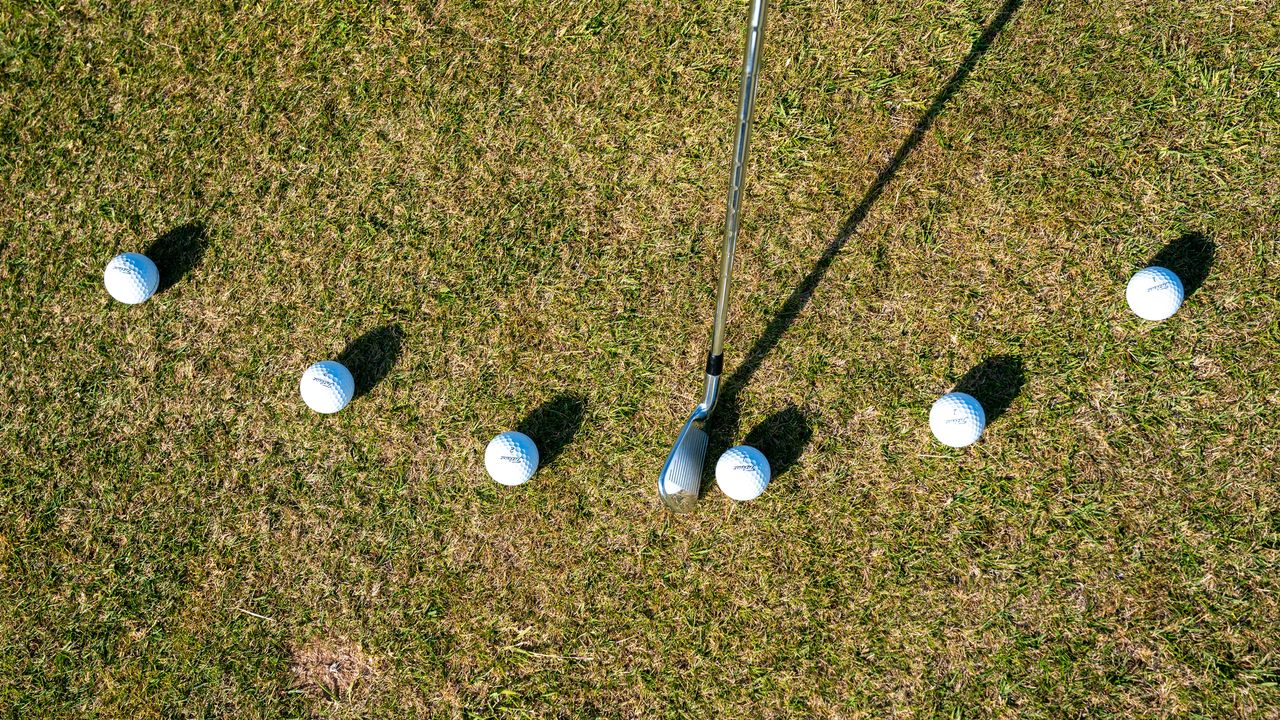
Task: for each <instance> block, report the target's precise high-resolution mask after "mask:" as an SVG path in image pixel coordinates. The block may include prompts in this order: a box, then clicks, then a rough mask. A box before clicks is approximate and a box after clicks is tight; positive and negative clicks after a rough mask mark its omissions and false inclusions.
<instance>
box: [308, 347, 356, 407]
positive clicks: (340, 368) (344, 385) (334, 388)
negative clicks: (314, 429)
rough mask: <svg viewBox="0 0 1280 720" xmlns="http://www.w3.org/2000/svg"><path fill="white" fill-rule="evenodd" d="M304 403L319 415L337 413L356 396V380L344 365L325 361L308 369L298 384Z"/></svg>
mask: <svg viewBox="0 0 1280 720" xmlns="http://www.w3.org/2000/svg"><path fill="white" fill-rule="evenodd" d="M298 391H299V392H300V393H302V401H303V402H305V403H306V404H307V407H309V408H311V409H312V410H315V411H316V412H318V413H336V412H338V411H339V410H341V409H342V408H344V407H346V406H347V403H349V402H351V398H352V397H353V396H354V395H355V394H356V379H355V378H354V377H352V376H351V371H350V370H348V369H347V368H346V367H345V366H344V365H343V364H342V363H339V362H334V361H333V360H323V361H321V362H318V363H316V364H315V365H312V366H311V367H309V368H307V371H306V372H304V373H302V382H300V383H299V384H298Z"/></svg>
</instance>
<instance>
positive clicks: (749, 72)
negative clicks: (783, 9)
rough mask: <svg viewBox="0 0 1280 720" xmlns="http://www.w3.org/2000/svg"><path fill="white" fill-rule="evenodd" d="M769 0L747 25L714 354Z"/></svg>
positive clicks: (755, 8) (760, 1)
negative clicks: (740, 102) (740, 103)
mask: <svg viewBox="0 0 1280 720" xmlns="http://www.w3.org/2000/svg"><path fill="white" fill-rule="evenodd" d="M766 4H767V0H751V20H750V24H748V25H747V49H746V52H745V55H744V57H743V63H742V105H741V108H740V110H739V111H738V132H737V139H736V140H735V141H734V147H733V171H732V173H731V174H730V176H729V200H728V209H727V210H726V212H725V223H724V249H723V250H721V253H720V288H719V294H718V295H717V297H716V319H715V323H714V324H713V325H712V328H711V354H712V355H720V354H722V353H723V352H724V327H725V321H726V320H727V319H728V315H729V280H730V279H731V277H732V275H733V251H734V248H735V247H736V246H737V244H738V225H739V208H740V207H741V205H742V192H743V185H744V183H745V181H746V172H747V148H748V146H749V145H750V144H751V117H752V111H753V108H754V105H755V100H756V81H757V79H758V75H759V70H760V53H761V51H762V50H763V46H764V15H765V6H766Z"/></svg>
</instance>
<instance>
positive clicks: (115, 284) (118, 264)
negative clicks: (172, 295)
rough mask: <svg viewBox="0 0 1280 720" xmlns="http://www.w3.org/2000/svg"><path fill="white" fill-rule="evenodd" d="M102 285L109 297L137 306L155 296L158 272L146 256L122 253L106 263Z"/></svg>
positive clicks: (158, 284)
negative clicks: (104, 286) (105, 287)
mask: <svg viewBox="0 0 1280 720" xmlns="http://www.w3.org/2000/svg"><path fill="white" fill-rule="evenodd" d="M102 283H103V284H104V285H106V286H107V292H108V293H111V297H113V298H115V299H116V300H119V301H120V302H122V303H125V304H127V305H137V304H138V303H140V302H142V301H143V300H146V299H147V298H149V297H151V296H152V295H153V294H155V291H156V288H157V287H159V286H160V271H159V270H158V269H156V264H155V263H153V262H151V258H149V257H147V256H146V255H139V254H138V253H124V254H122V255H117V256H115V257H113V258H111V262H109V263H107V269H106V270H104V271H102Z"/></svg>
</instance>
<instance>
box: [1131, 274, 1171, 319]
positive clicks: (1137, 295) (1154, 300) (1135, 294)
mask: <svg viewBox="0 0 1280 720" xmlns="http://www.w3.org/2000/svg"><path fill="white" fill-rule="evenodd" d="M1125 298H1126V299H1127V300H1128V301H1129V308H1130V309H1132V310H1133V313H1134V314H1135V315H1137V316H1138V317H1140V318H1142V319H1143V320H1153V321H1160V320H1165V319H1168V318H1169V317H1172V316H1173V314H1174V313H1176V312H1178V308H1180V307H1182V299H1183V292H1182V280H1180V279H1179V278H1178V275H1177V273H1175V272H1173V271H1172V270H1169V269H1167V268H1162V267H1149V268H1143V269H1141V270H1139V271H1138V272H1137V273H1136V274H1134V276H1133V278H1132V279H1131V280H1129V287H1128V289H1126V290H1125Z"/></svg>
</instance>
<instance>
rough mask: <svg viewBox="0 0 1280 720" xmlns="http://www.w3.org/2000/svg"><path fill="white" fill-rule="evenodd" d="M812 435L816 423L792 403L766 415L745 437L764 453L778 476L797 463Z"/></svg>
mask: <svg viewBox="0 0 1280 720" xmlns="http://www.w3.org/2000/svg"><path fill="white" fill-rule="evenodd" d="M812 439H813V425H812V424H811V423H810V422H809V418H807V417H805V414H804V412H802V411H801V410H800V408H798V407H796V406H795V405H790V406H788V407H786V408H783V409H782V410H780V411H778V412H776V413H774V414H772V415H770V416H769V417H767V418H765V419H764V420H763V421H762V422H761V423H760V424H759V425H756V426H755V427H754V428H752V429H751V432H749V433H747V437H746V439H745V440H743V441H742V444H743V445H749V446H751V447H753V448H756V449H758V450H759V451H760V452H762V453H764V456H765V457H766V458H768V460H769V467H770V469H772V471H773V478H774V479H777V478H779V477H781V476H783V475H785V474H786V473H787V471H788V470H790V469H791V468H793V467H795V464H796V463H797V462H798V461H799V460H800V456H801V455H803V454H804V451H805V448H806V447H808V446H809V442H810V441H811V440H812Z"/></svg>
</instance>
